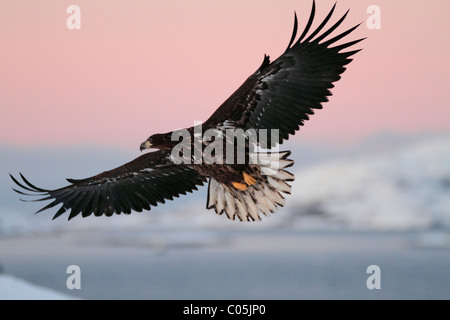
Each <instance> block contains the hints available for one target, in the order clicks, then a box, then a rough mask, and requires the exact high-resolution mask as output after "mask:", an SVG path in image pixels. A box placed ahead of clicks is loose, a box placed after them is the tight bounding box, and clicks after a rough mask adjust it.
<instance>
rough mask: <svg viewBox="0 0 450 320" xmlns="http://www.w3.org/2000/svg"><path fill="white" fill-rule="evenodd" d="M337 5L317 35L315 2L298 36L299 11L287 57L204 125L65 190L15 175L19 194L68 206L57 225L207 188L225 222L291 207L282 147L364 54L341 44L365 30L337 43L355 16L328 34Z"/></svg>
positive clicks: (154, 141)
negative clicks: (64, 218)
mask: <svg viewBox="0 0 450 320" xmlns="http://www.w3.org/2000/svg"><path fill="white" fill-rule="evenodd" d="M335 7H336V4H334V5H333V7H332V8H331V10H330V12H329V13H328V15H327V16H326V17H325V19H324V20H323V21H322V22H321V23H320V25H319V26H318V27H317V28H315V29H313V31H311V30H312V29H311V26H312V24H313V21H314V17H315V12H316V6H315V1H313V3H312V9H311V13H310V16H309V19H308V21H307V23H306V26H305V28H304V30H303V32H302V33H301V34H300V36H299V37H298V39H297V29H298V22H297V15H296V14H295V13H294V28H293V32H292V35H291V38H290V41H289V44H288V46H287V48H286V50H285V51H284V52H283V54H281V55H280V56H279V57H278V58H277V59H275V60H273V61H271V60H270V57H269V56H268V55H264V59H263V62H262V64H261V65H260V66H259V68H258V69H257V70H256V71H255V72H254V73H253V74H251V75H250V76H249V77H248V78H247V79H246V81H245V82H244V83H243V84H242V85H241V86H240V87H239V88H238V89H237V90H236V91H235V92H234V93H233V94H232V95H231V96H230V97H229V98H228V99H226V100H225V102H223V103H222V104H221V105H220V106H219V108H218V109H217V110H216V111H215V112H214V113H213V114H212V115H211V116H210V117H209V118H208V119H207V120H206V121H204V122H203V123H201V124H195V125H194V126H192V127H189V128H186V129H183V130H181V129H180V130H176V131H173V132H167V133H158V134H153V135H151V136H150V137H149V138H148V139H146V140H145V141H144V142H142V143H141V144H140V150H141V151H144V150H146V149H152V150H147V151H146V152H144V153H143V154H142V155H141V156H139V157H137V158H136V159H134V160H132V161H130V162H128V163H126V164H124V165H122V166H119V167H117V168H115V169H112V170H109V171H104V172H102V173H100V174H97V175H95V176H92V177H89V178H85V179H67V181H68V182H69V183H70V184H69V185H67V186H65V187H62V188H59V189H54V190H48V189H43V188H40V187H36V186H35V185H34V184H32V183H31V182H30V181H29V180H28V179H26V178H25V176H24V175H22V173H19V174H20V178H21V179H22V181H19V180H20V179H18V178H16V177H14V176H12V175H11V174H10V177H11V179H12V180H13V181H14V183H15V184H16V185H17V186H18V187H20V188H17V186H16V188H17V189H15V188H13V190H14V191H16V192H18V193H20V194H22V195H25V196H38V198H32V199H31V200H24V201H45V200H52V201H51V202H50V203H49V204H47V205H46V206H44V207H43V208H42V209H40V210H39V211H37V212H36V213H38V212H41V211H44V210H47V209H50V208H53V207H55V206H57V205H61V206H60V207H59V209H58V210H57V211H56V213H55V214H54V216H53V219H55V218H57V217H59V216H61V215H62V214H63V213H65V212H66V211H68V210H70V213H69V215H68V219H69V220H70V219H72V218H74V217H75V216H78V215H80V214H81V216H82V217H88V216H91V215H92V214H93V215H94V216H107V217H109V216H112V215H114V214H122V213H124V214H130V213H131V212H133V211H137V212H142V211H143V210H144V209H145V210H150V209H151V207H154V206H157V204H158V203H160V204H164V203H165V201H167V200H173V198H174V197H179V196H180V195H186V194H187V193H190V192H193V191H194V190H198V187H199V186H202V185H204V184H206V183H208V191H207V201H206V208H207V209H214V211H215V212H216V213H217V214H219V215H225V216H226V217H227V218H229V219H231V220H236V218H237V219H239V220H241V221H259V220H261V218H262V217H264V216H267V215H270V214H271V213H274V212H275V211H276V210H277V208H278V207H280V206H283V205H284V203H285V195H286V194H290V192H291V182H292V181H293V180H294V175H293V174H292V173H290V172H289V171H287V168H289V167H291V166H292V165H293V163H294V162H293V160H291V159H289V156H290V154H291V152H290V151H281V152H280V151H278V149H277V147H278V146H279V145H280V144H282V143H283V142H284V141H285V140H287V139H288V138H289V137H290V136H291V135H294V134H295V133H296V131H297V130H299V128H300V126H302V125H303V124H304V122H305V121H306V120H308V119H309V116H310V115H312V114H314V110H315V109H321V108H322V104H323V103H324V102H327V101H328V97H329V96H331V91H330V89H331V88H333V87H334V85H333V83H334V82H336V81H338V80H339V79H340V77H341V74H342V73H343V72H344V71H345V70H346V68H345V66H346V65H347V64H348V63H350V62H351V61H352V59H351V58H350V57H351V56H353V55H354V54H355V53H357V52H358V51H360V50H361V49H354V48H352V49H351V50H345V49H347V48H350V47H352V46H354V45H355V44H357V43H359V42H360V41H362V40H364V38H361V39H357V40H353V41H349V42H345V43H340V44H336V43H337V42H338V41H339V40H341V39H343V38H344V37H346V36H347V35H349V34H350V33H351V32H352V31H354V30H355V29H356V28H357V27H358V26H359V25H360V24H358V25H356V26H354V27H352V28H350V29H347V30H346V31H343V32H340V33H338V34H337V35H334V36H333V37H332V36H330V35H331V33H332V32H334V31H335V30H336V29H337V28H338V27H339V26H340V25H341V24H342V22H343V21H344V19H345V18H346V16H347V14H348V12H349V11H348V10H347V12H345V14H344V15H343V16H342V17H341V18H340V19H339V20H337V21H336V22H335V23H334V24H332V25H331V26H328V27H327V28H325V26H326V25H327V24H328V22H329V20H330V18H331V17H332V15H333V12H334V10H335ZM324 28H325V29H324ZM343 50H344V51H343ZM211 132H212V133H211ZM230 132H231V133H232V134H229V133H230ZM230 146H231V147H230ZM225 147H226V148H227V153H226V155H224V153H223V149H222V148H225ZM274 148H275V151H274V150H273V149H274ZM154 149H156V150H154ZM229 150H230V152H228V151H229ZM219 151H222V152H219ZM239 151H241V152H239ZM205 154H208V156H207V157H202V155H205ZM228 155H230V156H229V157H228Z"/></svg>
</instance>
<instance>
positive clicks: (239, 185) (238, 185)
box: [231, 181, 248, 191]
mask: <svg viewBox="0 0 450 320" xmlns="http://www.w3.org/2000/svg"><path fill="white" fill-rule="evenodd" d="M231 184H232V185H233V187H235V188H236V189H238V190H241V191H245V190H247V188H248V186H247V185H246V184H245V183H240V182H235V181H233V182H231Z"/></svg>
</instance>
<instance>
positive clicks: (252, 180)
mask: <svg viewBox="0 0 450 320" xmlns="http://www.w3.org/2000/svg"><path fill="white" fill-rule="evenodd" d="M242 175H243V176H244V180H245V183H246V184H247V185H248V186H252V185H254V184H255V183H256V179H255V178H253V177H252V176H251V175H249V174H248V173H245V172H243V173H242Z"/></svg>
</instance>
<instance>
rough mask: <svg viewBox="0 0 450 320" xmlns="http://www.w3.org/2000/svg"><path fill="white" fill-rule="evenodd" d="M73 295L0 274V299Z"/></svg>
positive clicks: (67, 298) (55, 298)
mask: <svg viewBox="0 0 450 320" xmlns="http://www.w3.org/2000/svg"><path fill="white" fill-rule="evenodd" d="M72 299H74V298H73V297H71V296H69V295H65V294H63V293H60V292H57V291H54V290H51V289H48V288H44V287H40V286H37V285H34V284H31V283H28V282H26V281H24V280H22V279H18V278H16V277H13V276H11V275H7V274H0V300H72Z"/></svg>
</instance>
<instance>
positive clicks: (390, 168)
mask: <svg viewBox="0 0 450 320" xmlns="http://www.w3.org/2000/svg"><path fill="white" fill-rule="evenodd" d="M288 202H289V208H290V210H291V213H292V220H294V221H295V225H296V226H297V227H300V228H301V227H302V225H301V224H302V223H305V226H303V227H306V226H308V225H309V224H308V222H307V218H309V219H313V220H314V219H316V220H317V219H322V218H323V219H329V220H331V221H333V222H337V223H338V225H343V226H345V227H350V228H353V229H377V230H409V229H426V228H449V227H450V135H445V136H442V137H439V138H432V139H426V140H422V141H420V142H416V143H414V144H412V145H409V146H404V147H402V148H400V149H398V150H396V151H391V152H384V153H380V154H376V155H374V154H373V153H372V154H370V155H366V156H365V155H364V154H360V155H358V156H354V157H343V158H341V159H338V160H334V161H329V162H325V163H321V164H320V165H317V166H309V167H306V168H303V169H302V170H300V171H297V172H296V181H295V182H294V185H293V194H292V196H291V197H290V198H289V199H288ZM305 220H306V222H305Z"/></svg>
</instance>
